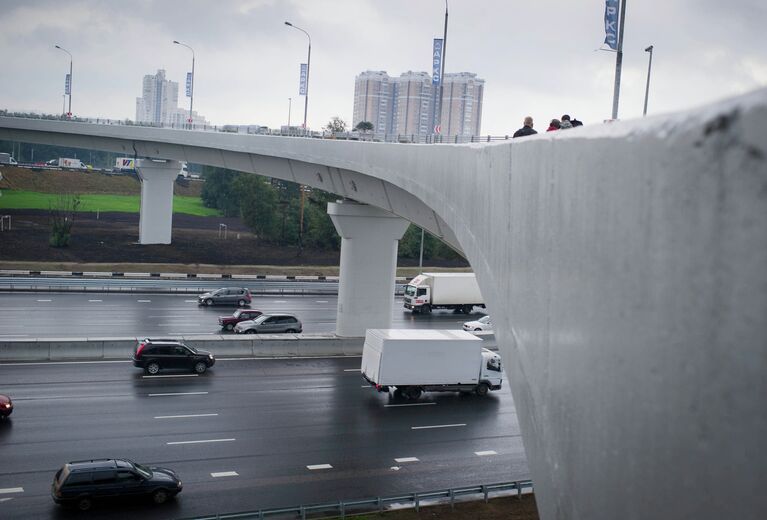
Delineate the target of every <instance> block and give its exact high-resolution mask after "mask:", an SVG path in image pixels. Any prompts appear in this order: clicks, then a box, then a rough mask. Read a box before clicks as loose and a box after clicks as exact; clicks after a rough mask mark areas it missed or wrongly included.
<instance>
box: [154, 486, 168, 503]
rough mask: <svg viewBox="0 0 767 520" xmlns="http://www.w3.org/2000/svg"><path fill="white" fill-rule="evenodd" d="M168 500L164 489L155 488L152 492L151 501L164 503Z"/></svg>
mask: <svg viewBox="0 0 767 520" xmlns="http://www.w3.org/2000/svg"><path fill="white" fill-rule="evenodd" d="M167 501H168V492H167V491H165V490H164V489H157V490H155V492H154V493H152V502H154V503H155V504H164V503H165V502H167Z"/></svg>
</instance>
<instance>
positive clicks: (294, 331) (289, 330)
mask: <svg viewBox="0 0 767 520" xmlns="http://www.w3.org/2000/svg"><path fill="white" fill-rule="evenodd" d="M285 332H287V333H288V334H295V333H296V332H298V331H297V330H296V329H288V330H286V331H285Z"/></svg>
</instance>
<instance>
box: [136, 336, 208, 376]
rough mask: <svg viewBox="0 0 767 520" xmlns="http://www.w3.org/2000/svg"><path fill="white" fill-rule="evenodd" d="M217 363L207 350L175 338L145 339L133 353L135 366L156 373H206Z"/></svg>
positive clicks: (152, 373) (148, 372) (151, 373)
mask: <svg viewBox="0 0 767 520" xmlns="http://www.w3.org/2000/svg"><path fill="white" fill-rule="evenodd" d="M215 363H216V358H215V357H213V354H211V353H210V352H208V351H207V350H197V349H195V348H192V347H190V346H187V345H185V344H183V343H181V342H180V341H176V340H173V339H148V338H147V339H143V340H141V341H140V342H139V344H138V345H137V346H136V351H135V352H134V353H133V366H135V367H138V368H143V369H144V370H145V371H146V373H147V374H149V375H155V374H157V373H158V372H160V370H167V369H177V370H192V371H193V372H195V373H197V374H202V373H204V372H205V371H206V370H207V369H208V368H210V367H212V366H213V365H214V364H215Z"/></svg>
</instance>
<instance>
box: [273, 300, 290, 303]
mask: <svg viewBox="0 0 767 520" xmlns="http://www.w3.org/2000/svg"><path fill="white" fill-rule="evenodd" d="M274 303H288V302H287V300H274Z"/></svg>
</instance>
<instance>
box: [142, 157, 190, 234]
mask: <svg viewBox="0 0 767 520" xmlns="http://www.w3.org/2000/svg"><path fill="white" fill-rule="evenodd" d="M136 171H137V172H138V176H139V179H141V210H140V213H139V224H138V241H139V243H140V244H170V241H171V229H172V228H173V182H174V181H175V180H176V177H177V176H178V174H179V172H180V171H181V162H179V161H173V160H154V159H138V160H136Z"/></svg>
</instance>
